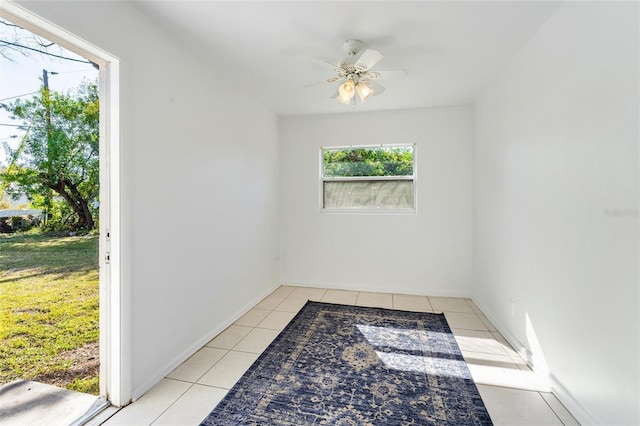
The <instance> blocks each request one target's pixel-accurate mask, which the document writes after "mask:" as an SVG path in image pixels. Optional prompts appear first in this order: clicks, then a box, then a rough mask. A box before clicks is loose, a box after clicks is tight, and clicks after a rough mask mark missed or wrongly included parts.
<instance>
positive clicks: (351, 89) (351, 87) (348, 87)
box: [338, 79, 356, 99]
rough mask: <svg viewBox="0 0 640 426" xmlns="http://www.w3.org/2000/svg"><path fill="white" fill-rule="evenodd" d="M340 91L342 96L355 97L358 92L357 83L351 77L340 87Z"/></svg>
mask: <svg viewBox="0 0 640 426" xmlns="http://www.w3.org/2000/svg"><path fill="white" fill-rule="evenodd" d="M338 93H340V96H342V97H345V98H346V97H348V98H349V99H351V98H353V97H354V96H355V94H356V91H355V84H353V81H352V80H350V79H349V80H347V81H345V82H344V83H342V84H341V85H340V87H339V88H338Z"/></svg>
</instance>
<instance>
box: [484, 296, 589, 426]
mask: <svg viewBox="0 0 640 426" xmlns="http://www.w3.org/2000/svg"><path fill="white" fill-rule="evenodd" d="M472 300H473V303H475V304H476V306H478V308H480V310H481V311H482V313H483V314H484V315H485V316H486V317H487V318H488V319H489V321H491V323H492V324H493V325H494V326H495V328H496V329H497V330H498V332H499V333H500V334H501V335H502V337H504V338H505V339H506V340H507V342H509V344H510V345H511V346H512V347H513V349H515V351H516V352H518V354H520V356H521V357H522V358H523V359H524V361H525V362H526V363H527V365H528V366H529V367H530V368H531V370H533V372H534V373H536V374H537V375H538V376H539V377H540V378H541V379H542V380H543V381H544V382H545V383H549V387H550V390H551V393H552V394H554V395H555V396H556V398H558V400H559V401H560V402H561V403H562V404H563V405H564V406H565V408H566V409H567V410H569V412H570V413H571V415H572V416H573V417H574V418H575V419H576V420H577V421H578V422H579V423H580V424H581V425H585V426H586V425H597V424H602V423H601V422H597V421H596V420H595V419H594V417H593V416H592V415H591V414H590V413H589V411H588V410H586V409H585V408H584V406H583V405H582V404H580V403H579V402H578V400H576V399H575V398H574V396H573V395H572V394H571V393H570V392H569V391H568V390H567V388H565V387H564V386H563V385H562V383H561V382H560V381H559V380H558V379H557V378H556V377H555V376H554V375H553V374H552V373H551V372H541V371H539V369H538V371H536V366H535V363H534V362H533V360H532V353H531V351H530V350H529V349H528V348H527V347H526V346H525V345H523V344H522V342H520V340H519V339H517V338H516V337H515V336H514V335H513V334H512V333H511V332H510V331H509V329H508V328H507V327H505V326H504V325H503V324H502V323H501V322H500V321H498V320H497V319H496V318H495V317H494V316H493V315H491V313H490V312H489V310H488V309H486V308H485V307H484V306H482V304H480V303H478V301H477V300H475V299H472Z"/></svg>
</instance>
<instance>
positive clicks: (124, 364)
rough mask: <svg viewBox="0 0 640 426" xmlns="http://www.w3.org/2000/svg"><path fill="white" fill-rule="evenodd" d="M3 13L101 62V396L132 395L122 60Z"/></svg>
mask: <svg viewBox="0 0 640 426" xmlns="http://www.w3.org/2000/svg"><path fill="white" fill-rule="evenodd" d="M0 17H2V18H3V19H6V20H8V21H11V22H12V23H14V24H17V25H20V26H21V27H23V28H25V29H27V30H29V31H31V32H33V33H36V34H39V35H41V36H43V37H45V38H47V39H49V40H50V41H52V42H55V43H56V44H58V45H60V46H62V47H64V48H65V49H68V50H70V51H72V52H74V53H77V54H78V55H81V56H83V57H85V58H87V59H89V60H90V61H92V62H94V63H96V64H98V65H99V67H100V79H99V96H100V243H99V259H100V261H99V265H100V396H102V397H105V398H106V399H107V400H109V401H110V402H111V403H112V404H113V405H116V406H123V405H126V404H127V403H129V402H130V400H131V390H130V389H129V388H130V380H127V378H129V377H130V370H129V368H130V360H129V359H128V358H127V356H126V350H127V349H128V348H127V346H126V345H123V334H126V330H124V331H123V328H122V324H123V309H122V296H123V294H122V287H121V262H120V257H121V252H120V248H121V234H120V123H119V103H118V102H119V65H120V62H119V60H118V59H117V58H116V57H114V56H112V55H110V54H108V53H106V52H104V51H103V50H101V49H99V48H97V47H95V46H93V45H91V44H90V43H87V42H86V41H84V40H81V39H79V38H78V37H75V36H74V35H72V34H70V33H69V32H67V31H65V30H63V29H61V28H59V27H57V26H56V25H54V24H52V23H50V22H48V21H46V20H44V19H42V18H40V17H38V16H36V15H34V14H32V13H31V12H29V11H27V10H26V9H24V8H22V7H20V6H18V5H16V4H13V3H10V2H7V1H2V0H0Z"/></svg>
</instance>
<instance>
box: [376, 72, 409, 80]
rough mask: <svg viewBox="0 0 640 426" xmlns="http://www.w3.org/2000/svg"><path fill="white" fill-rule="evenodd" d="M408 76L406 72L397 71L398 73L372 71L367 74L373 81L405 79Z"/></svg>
mask: <svg viewBox="0 0 640 426" xmlns="http://www.w3.org/2000/svg"><path fill="white" fill-rule="evenodd" d="M406 76H407V72H406V71H405V70H396V71H370V72H368V73H367V76H366V77H367V78H370V79H371V80H383V79H388V80H390V79H393V78H405V77H406Z"/></svg>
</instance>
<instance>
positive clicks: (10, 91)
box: [0, 24, 98, 165]
mask: <svg viewBox="0 0 640 426" xmlns="http://www.w3.org/2000/svg"><path fill="white" fill-rule="evenodd" d="M14 38H15V35H14V29H13V28H7V27H6V26H5V25H1V24H0V39H1V40H6V41H11V42H13V41H14ZM45 41H46V40H45ZM0 49H3V52H5V53H9V54H10V56H11V59H12V60H8V59H5V58H4V57H1V56H0V103H9V102H13V101H14V100H15V99H7V98H13V97H14V96H22V95H25V94H28V93H32V92H37V91H38V90H40V88H41V87H42V70H43V69H46V70H47V71H49V73H51V72H57V73H59V74H56V75H52V74H49V88H50V90H52V91H59V92H66V91H67V90H69V89H73V88H74V87H77V86H78V85H80V83H81V82H82V80H83V79H85V78H86V79H89V80H93V79H95V78H96V77H97V76H98V70H97V69H95V68H94V67H93V66H92V65H91V64H85V63H80V62H75V61H70V60H65V59H60V58H55V57H52V56H48V55H44V54H41V53H37V52H29V56H23V55H21V54H20V53H18V52H15V51H9V50H7V48H6V47H2V46H1V45H0ZM47 51H48V52H50V53H53V54H55V55H60V56H65V57H69V58H75V59H80V60H85V59H84V58H82V57H80V56H78V55H76V54H75V53H72V52H70V51H68V50H66V49H63V48H61V47H59V46H55V45H54V46H51V47H49V48H48V49H47ZM36 94H37V93H35V94H30V95H27V96H22V98H23V99H29V98H30V97H32V96H34V95H36ZM5 124H19V123H18V122H15V121H13V120H11V119H10V118H9V115H8V114H7V112H6V111H4V110H2V109H0V165H2V164H4V165H6V164H7V155H6V153H5V151H4V148H2V145H1V143H2V142H7V143H9V145H10V146H11V147H12V148H15V147H17V144H18V141H19V138H11V136H12V135H20V134H21V132H20V130H19V129H18V128H16V127H11V126H5Z"/></svg>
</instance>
